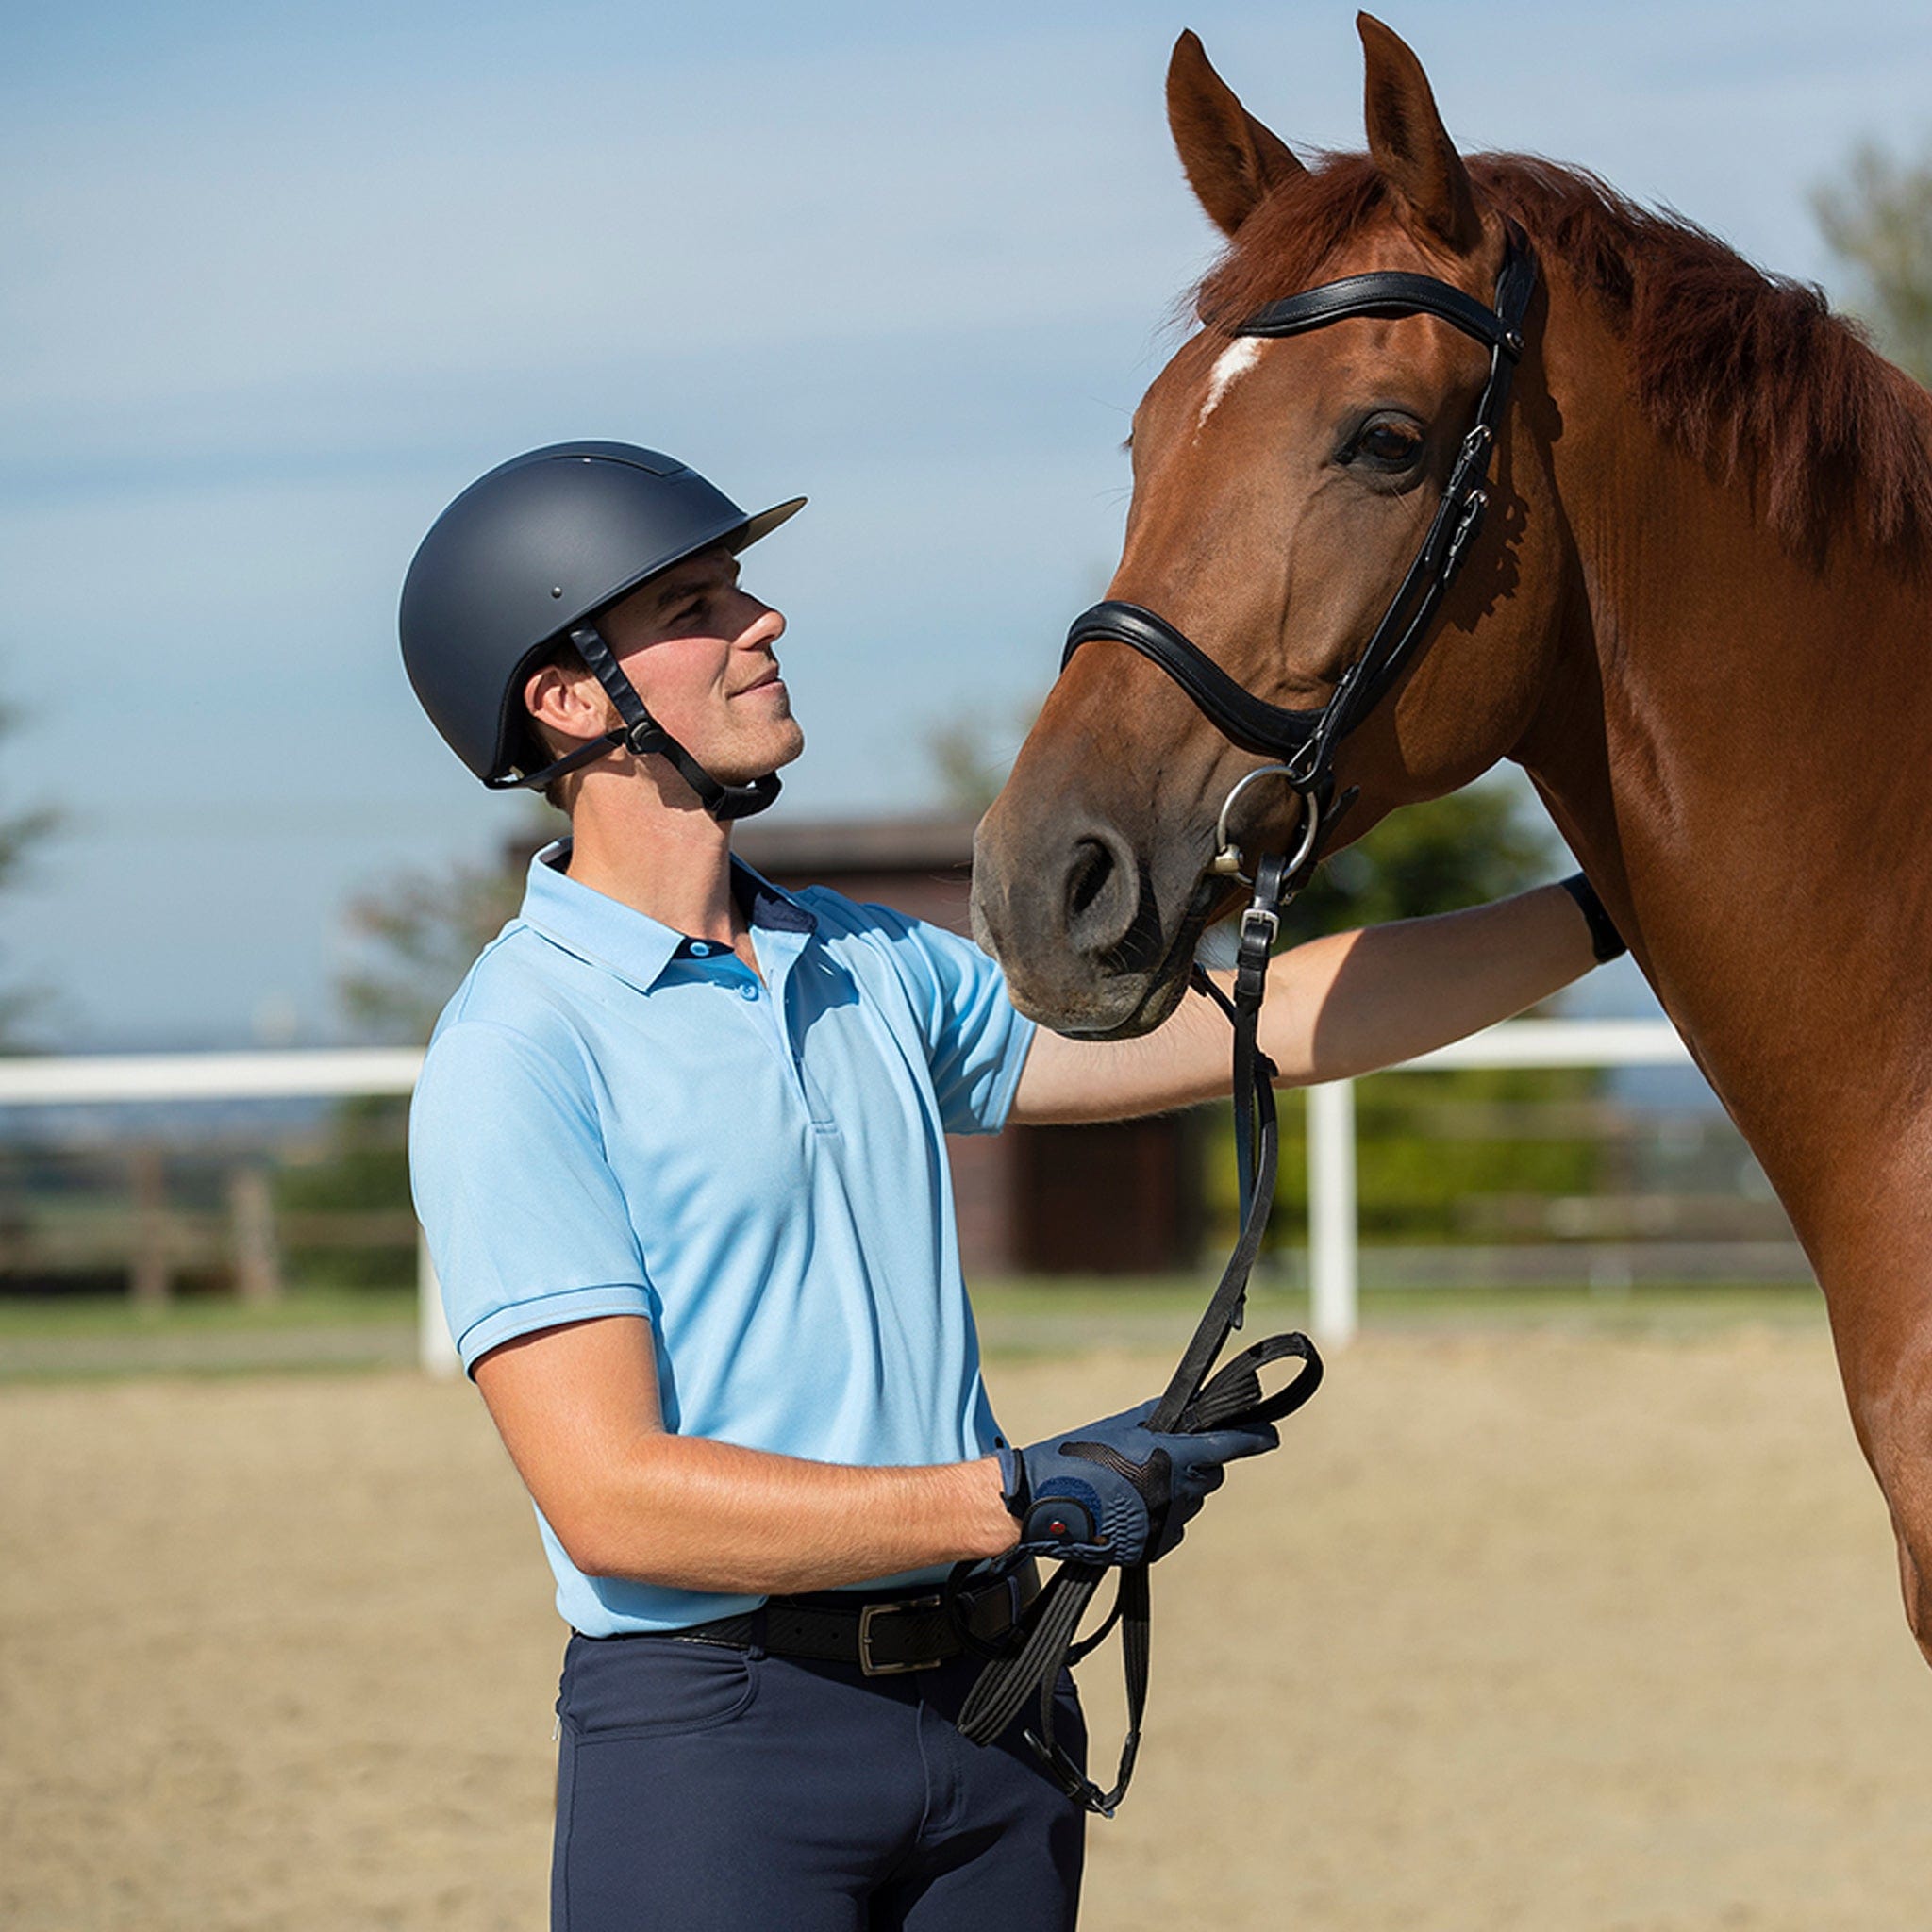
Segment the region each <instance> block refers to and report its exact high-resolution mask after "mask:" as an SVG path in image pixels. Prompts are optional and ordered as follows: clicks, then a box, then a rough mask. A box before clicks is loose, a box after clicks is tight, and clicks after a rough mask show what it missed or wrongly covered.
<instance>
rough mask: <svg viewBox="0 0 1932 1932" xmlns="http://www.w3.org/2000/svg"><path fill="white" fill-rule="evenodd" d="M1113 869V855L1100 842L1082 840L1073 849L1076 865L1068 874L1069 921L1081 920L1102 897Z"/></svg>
mask: <svg viewBox="0 0 1932 1932" xmlns="http://www.w3.org/2000/svg"><path fill="white" fill-rule="evenodd" d="M1113 869H1114V863H1113V854H1112V853H1111V852H1109V851H1108V849H1107V847H1106V846H1105V845H1103V844H1102V843H1101V842H1100V841H1099V840H1098V839H1082V840H1081V841H1079V843H1078V844H1076V845H1075V846H1074V866H1073V870H1072V872H1071V873H1069V874H1068V875H1067V912H1068V914H1069V916H1070V918H1072V919H1079V918H1080V917H1081V916H1082V915H1083V914H1084V913H1085V912H1086V911H1087V910H1088V908H1090V907H1091V905H1092V904H1093V902H1094V900H1096V899H1097V898H1099V897H1100V895H1101V893H1102V891H1105V890H1106V887H1107V882H1108V879H1109V878H1111V877H1112V875H1113Z"/></svg>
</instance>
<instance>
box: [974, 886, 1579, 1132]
mask: <svg viewBox="0 0 1932 1932" xmlns="http://www.w3.org/2000/svg"><path fill="white" fill-rule="evenodd" d="M1595 963H1596V960H1595V953H1594V950H1593V943H1592V940H1591V931H1590V927H1589V925H1588V924H1587V923H1586V921H1585V919H1584V916H1583V914H1582V912H1581V910H1580V909H1579V908H1578V907H1577V904H1576V902H1575V900H1574V899H1573V898H1572V897H1571V896H1570V894H1569V893H1568V892H1567V891H1564V889H1563V888H1562V887H1561V886H1539V887H1537V888H1536V889H1535V890H1534V891H1527V892H1519V893H1517V894H1516V895H1515V896H1514V897H1513V898H1508V899H1498V900H1497V901H1495V902H1494V903H1493V904H1492V905H1489V906H1474V907H1472V908H1469V910H1467V911H1465V912H1444V913H1441V914H1439V915H1438V916H1437V917H1435V918H1433V919H1405V920H1398V921H1396V922H1394V923H1393V924H1389V925H1377V926H1370V927H1367V928H1365V929H1364V930H1362V931H1359V932H1346V933H1335V934H1331V935H1329V936H1327V937H1325V938H1323V939H1318V940H1310V941H1307V944H1305V945H1300V946H1295V947H1292V948H1291V950H1289V951H1288V952H1286V953H1281V954H1278V955H1277V956H1276V957H1275V958H1274V960H1273V961H1272V962H1271V963H1270V965H1269V968H1268V998H1267V1001H1266V1003H1265V1004H1264V1005H1263V1007H1262V1008H1261V1032H1260V1042H1261V1050H1262V1051H1263V1052H1264V1053H1265V1054H1267V1055H1268V1057H1269V1058H1271V1059H1272V1060H1274V1064H1275V1066H1276V1067H1278V1068H1279V1069H1280V1074H1281V1079H1280V1084H1282V1085H1284V1086H1291V1087H1305V1086H1313V1085H1315V1084H1316V1083H1318V1082H1320V1081H1324V1080H1341V1079H1347V1078H1349V1077H1351V1076H1352V1075H1354V1074H1367V1073H1372V1072H1374V1070H1375V1069H1376V1068H1377V1067H1388V1066H1393V1065H1394V1064H1396V1063H1397V1062H1398V1061H1401V1060H1407V1059H1413V1058H1415V1057H1416V1056H1417V1055H1418V1054H1423V1053H1427V1052H1429V1051H1430V1050H1431V1049H1433V1048H1435V1047H1438V1046H1444V1045H1446V1044H1447V1043H1448V1042H1449V1041H1452V1040H1460V1039H1462V1038H1463V1037H1464V1036H1465V1035H1467V1034H1471V1033H1475V1032H1478V1031H1480V1030H1481V1029H1482V1028H1483V1027H1485V1026H1490V1025H1493V1024H1495V1023H1496V1022H1497V1021H1499V1020H1507V1019H1508V1018H1509V1016H1510V1015H1511V1014H1512V1013H1520V1012H1522V1010H1523V1009H1524V1008H1525V1007H1532V1006H1534V1005H1535V1004H1536V1003H1537V1001H1539V1000H1541V999H1547V998H1548V997H1549V995H1550V994H1551V993H1553V992H1555V991H1557V989H1558V988H1559V987H1564V986H1568V985H1569V984H1570V982H1571V981H1572V980H1573V979H1576V978H1579V977H1581V976H1582V974H1585V973H1587V972H1589V971H1590V969H1591V966H1592V965H1594V964H1595ZM1215 976H1216V977H1217V978H1218V979H1219V980H1220V981H1221V983H1222V985H1223V986H1224V987H1225V986H1227V985H1228V984H1229V983H1230V975H1227V974H1216V975H1215ZM1228 1066H1229V1060H1228V1031H1227V1022H1226V1021H1225V1020H1224V1019H1223V1018H1222V1016H1221V1014H1220V1013H1219V1012H1217V1011H1216V1010H1214V1009H1213V1008H1211V1007H1210V1006H1209V1005H1208V1002H1207V1001H1206V1000H1204V999H1201V998H1199V997H1198V996H1191V997H1189V998H1186V999H1184V1000H1182V1002H1181V1004H1180V1006H1179V1008H1176V1010H1175V1012H1174V1016H1173V1017H1172V1018H1171V1019H1170V1020H1168V1022H1167V1023H1166V1024H1164V1025H1162V1026H1161V1027H1159V1028H1158V1030H1157V1031H1155V1032H1153V1033H1150V1034H1147V1035H1145V1036H1144V1037H1143V1038H1141V1039H1139V1040H1119V1041H1081V1040H1068V1039H1065V1038H1064V1037H1062V1036H1061V1035H1059V1034H1057V1033H1049V1032H1047V1031H1046V1030H1045V1029H1043V1028H1042V1029H1041V1031H1040V1032H1039V1033H1038V1034H1037V1035H1036V1036H1035V1037H1034V1041H1033V1044H1032V1047H1031V1049H1030V1051H1029V1052H1028V1054H1027V1058H1026V1066H1025V1071H1024V1073H1023V1074H1021V1076H1020V1085H1019V1090H1018V1091H1017V1092H1016V1094H1015V1095H1014V1100H1013V1108H1012V1113H1011V1115H1010V1118H1011V1119H1013V1120H1015V1121H1021V1122H1026V1123H1030V1124H1041V1123H1046V1122H1070V1121H1104V1120H1124V1119H1125V1118H1127V1117H1128V1116H1130V1115H1133V1114H1142V1113H1158V1112H1160V1111H1161V1110H1163V1109H1164V1108H1174V1107H1186V1106H1189V1105H1191V1104H1192V1103H1193V1102H1195V1101H1200V1100H1211V1099H1213V1098H1215V1097H1216V1096H1218V1095H1222V1094H1225V1093H1226V1091H1228Z"/></svg>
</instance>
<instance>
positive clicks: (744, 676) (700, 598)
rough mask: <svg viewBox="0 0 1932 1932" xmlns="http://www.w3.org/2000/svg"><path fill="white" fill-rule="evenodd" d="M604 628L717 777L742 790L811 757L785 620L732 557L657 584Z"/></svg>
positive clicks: (659, 714)
mask: <svg viewBox="0 0 1932 1932" xmlns="http://www.w3.org/2000/svg"><path fill="white" fill-rule="evenodd" d="M598 628H599V629H600V630H601V631H602V632H603V633H604V636H605V639H606V640H607V641H608V643H609V645H610V648H611V651H612V652H613V654H614V655H615V656H616V658H617V661H618V663H619V664H620V665H622V666H623V668H624V672H625V675H626V676H627V677H628V678H629V679H630V681H631V683H632V684H634V685H635V686H636V687H637V692H638V695H639V696H640V697H641V698H642V699H643V701H644V706H645V708H646V709H647V710H649V712H650V713H651V715H652V717H654V718H656V719H657V721H658V724H661V725H663V727H664V728H665V730H667V731H668V732H670V734H671V735H672V737H674V738H675V739H676V740H677V741H678V742H679V743H680V744H681V745H683V746H684V748H685V749H686V750H687V751H688V752H690V753H691V757H692V758H696V759H697V761H698V763H699V764H701V765H703V766H704V768H705V769H706V770H707V771H708V772H709V773H710V774H712V775H713V776H714V777H717V778H720V779H723V780H724V782H725V783H727V784H734V785H741V784H744V783H746V782H748V781H749V780H751V779H753V778H757V777H761V776H762V775H763V774H765V773H767V772H775V771H776V770H777V769H778V768H779V767H780V766H781V765H789V764H790V763H791V760H792V759H793V758H796V757H797V756H798V755H799V753H800V752H801V751H803V750H804V749H805V734H804V732H803V731H801V730H800V729H799V727H798V724H797V723H796V721H795V720H794V719H793V718H792V716H791V692H790V691H787V690H786V688H785V682H784V679H782V678H781V677H780V676H779V675H778V659H777V657H776V655H775V652H774V645H775V644H776V643H777V641H778V640H779V638H780V637H781V636H783V635H784V631H785V620H784V618H783V617H782V616H780V615H779V613H778V612H777V611H775V610H774V609H773V608H772V607H771V606H770V605H769V604H763V603H760V602H759V601H758V598H756V597H754V596H753V595H752V594H751V593H750V591H745V590H742V589H741V588H740V586H739V582H738V559H737V558H735V557H733V556H732V555H731V553H730V552H729V551H728V550H724V549H722V548H721V549H716V550H707V551H704V552H703V553H701V554H700V555H699V556H696V557H691V558H686V559H685V561H684V562H682V563H680V564H676V565H674V566H673V567H672V568H671V569H670V570H668V571H666V572H665V573H664V574H663V575H661V576H657V577H653V578H652V579H651V581H650V582H649V583H647V584H645V585H644V586H643V587H642V588H641V590H638V591H633V592H632V593H631V594H630V595H629V596H628V597H626V598H625V600H624V601H623V603H621V604H615V605H613V606H612V607H611V608H609V609H608V610H607V611H606V612H605V613H604V615H603V616H602V618H600V619H599V620H598ZM613 722H615V721H614V719H613Z"/></svg>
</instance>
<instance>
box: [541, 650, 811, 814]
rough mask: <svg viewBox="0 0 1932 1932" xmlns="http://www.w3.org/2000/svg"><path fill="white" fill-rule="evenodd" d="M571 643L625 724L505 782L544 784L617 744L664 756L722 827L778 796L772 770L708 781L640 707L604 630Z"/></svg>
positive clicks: (635, 753)
mask: <svg viewBox="0 0 1932 1932" xmlns="http://www.w3.org/2000/svg"><path fill="white" fill-rule="evenodd" d="M570 641H571V643H572V645H573V646H574V647H575V650H576V653H577V655H578V656H579V657H580V658H582V659H583V660H584V662H585V663H586V664H588V665H589V666H590V667H591V670H592V671H593V672H594V673H595V674H596V677H597V682H598V683H599V684H601V685H602V686H603V687H604V689H605V691H606V692H607V693H608V696H609V698H610V702H611V703H612V704H613V705H615V706H616V707H617V715H618V716H619V717H620V718H622V719H623V720H624V728H623V729H622V730H621V731H608V732H606V733H605V735H604V736H603V737H602V738H598V739H593V740H592V741H591V742H590V743H589V744H582V745H579V746H578V747H577V748H576V750H575V751H574V752H571V753H569V754H568V755H567V756H565V757H563V758H558V760H557V761H556V762H555V763H554V764H548V765H545V766H544V767H543V769H542V770H541V772H532V773H530V774H528V776H526V777H525V776H519V777H516V778H513V779H509V780H508V781H505V782H506V783H507V784H508V785H514V786H518V787H526V786H527V787H538V786H543V785H548V784H549V783H550V782H551V780H552V779H554V778H560V777H562V776H563V774H565V773H566V772H575V770H576V769H577V768H578V767H579V766H580V765H588V764H589V763H591V760H592V759H593V758H603V757H605V756H606V754H607V753H608V751H609V750H610V747H611V746H612V745H614V744H621V745H622V746H623V747H624V748H625V751H627V752H629V753H631V754H632V755H633V756H634V757H637V758H642V757H644V756H645V755H647V754H649V755H652V756H655V757H658V758H663V759H664V760H665V761H666V763H668V764H669V765H670V766H671V768H672V770H673V771H675V773H676V774H677V775H678V776H679V777H680V778H682V779H683V780H684V782H685V783H686V784H687V785H689V786H690V787H691V790H692V791H695V792H696V793H697V795H698V803H699V804H700V805H702V806H703V807H704V808H705V809H706V810H707V811H708V813H709V814H710V815H711V816H712V817H713V818H714V819H717V820H718V821H719V822H720V823H721V824H723V823H726V822H728V821H730V820H732V819H746V818H749V817H751V815H752V814H753V813H754V812H759V811H763V810H764V808H766V807H767V806H768V805H770V804H771V803H772V801H773V800H774V798H776V797H777V795H778V791H779V781H778V774H777V773H775V772H767V773H766V774H765V775H764V776H763V777H762V778H754V779H753V780H752V781H751V782H750V784H748V785H727V784H725V783H724V781H723V780H722V779H718V778H714V777H712V775H711V774H710V773H708V771H706V770H705V768H704V766H702V765H701V764H699V763H698V761H697V759H695V758H692V757H691V754H690V752H688V751H686V750H685V748H684V747H683V745H681V744H679V743H678V741H676V739H675V738H673V737H672V735H671V734H670V732H668V731H666V730H665V728H664V727H663V725H661V724H658V721H657V719H655V718H654V717H652V716H651V714H650V712H649V711H647V710H646V709H645V708H644V701H643V699H642V698H641V697H639V695H638V693H637V687H636V686H635V685H634V684H632V683H631V681H630V679H629V678H628V677H626V676H625V675H624V672H623V670H622V669H621V668H620V667H619V665H618V662H617V659H616V658H615V657H614V656H613V655H612V653H611V649H610V646H609V645H608V643H606V642H605V641H604V634H603V632H601V631H600V630H599V629H598V628H597V626H596V625H593V624H580V625H578V626H577V627H576V628H575V630H574V631H572V632H571V634H570Z"/></svg>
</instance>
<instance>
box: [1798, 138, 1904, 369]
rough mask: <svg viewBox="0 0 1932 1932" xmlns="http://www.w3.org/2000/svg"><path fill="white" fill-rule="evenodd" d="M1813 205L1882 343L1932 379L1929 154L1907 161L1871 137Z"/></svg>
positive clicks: (1856, 299)
mask: <svg viewBox="0 0 1932 1932" xmlns="http://www.w3.org/2000/svg"><path fill="white" fill-rule="evenodd" d="M1811 208H1812V211H1813V213H1814V214H1815V215H1816V216H1817V219H1818V225H1819V228H1820V230H1821V232H1822V233H1823V234H1824V242H1825V245H1826V246H1827V247H1828V248H1829V249H1830V250H1831V252H1832V253H1833V255H1835V256H1836V257H1837V258H1839V260H1840V262H1841V263H1842V264H1843V265H1844V266H1845V268H1846V269H1847V270H1848V271H1849V272H1850V274H1851V276H1852V280H1853V295H1852V299H1853V303H1854V306H1855V307H1857V308H1858V309H1859V310H1860V311H1861V312H1862V313H1863V314H1864V315H1865V317H1866V318H1867V319H1868V320H1869V322H1870V323H1871V325H1872V328H1873V332H1874V335H1875V336H1876V337H1877V339H1878V343H1879V346H1880V347H1881V348H1882V349H1884V351H1885V353H1886V354H1887V355H1888V356H1890V358H1892V360H1893V361H1895V362H1896V363H1897V364H1898V365H1899V367H1900V368H1901V369H1904V370H1907V371H1908V372H1909V373H1910V374H1911V375H1914V376H1916V377H1917V378H1918V380H1919V381H1921V382H1932V153H1928V154H1927V155H1926V156H1925V157H1924V158H1921V159H1919V160H1916V161H1912V160H1906V159H1904V158H1901V157H1899V156H1897V155H1895V154H1892V153H1890V151H1888V150H1887V149H1884V148H1882V147H1879V146H1876V145H1875V144H1874V143H1872V142H1866V143H1865V144H1864V145H1862V146H1860V147H1859V148H1857V150H1855V151H1854V153H1853V154H1852V156H1851V158H1850V159H1849V160H1847V161H1846V163H1845V165H1844V167H1843V169H1842V171H1841V172H1840V174H1839V175H1837V176H1836V177H1835V178H1834V179H1832V180H1829V181H1826V182H1824V183H1823V184H1822V185H1821V186H1820V187H1819V188H1818V189H1817V190H1816V191H1815V192H1813V194H1812V197H1811Z"/></svg>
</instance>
